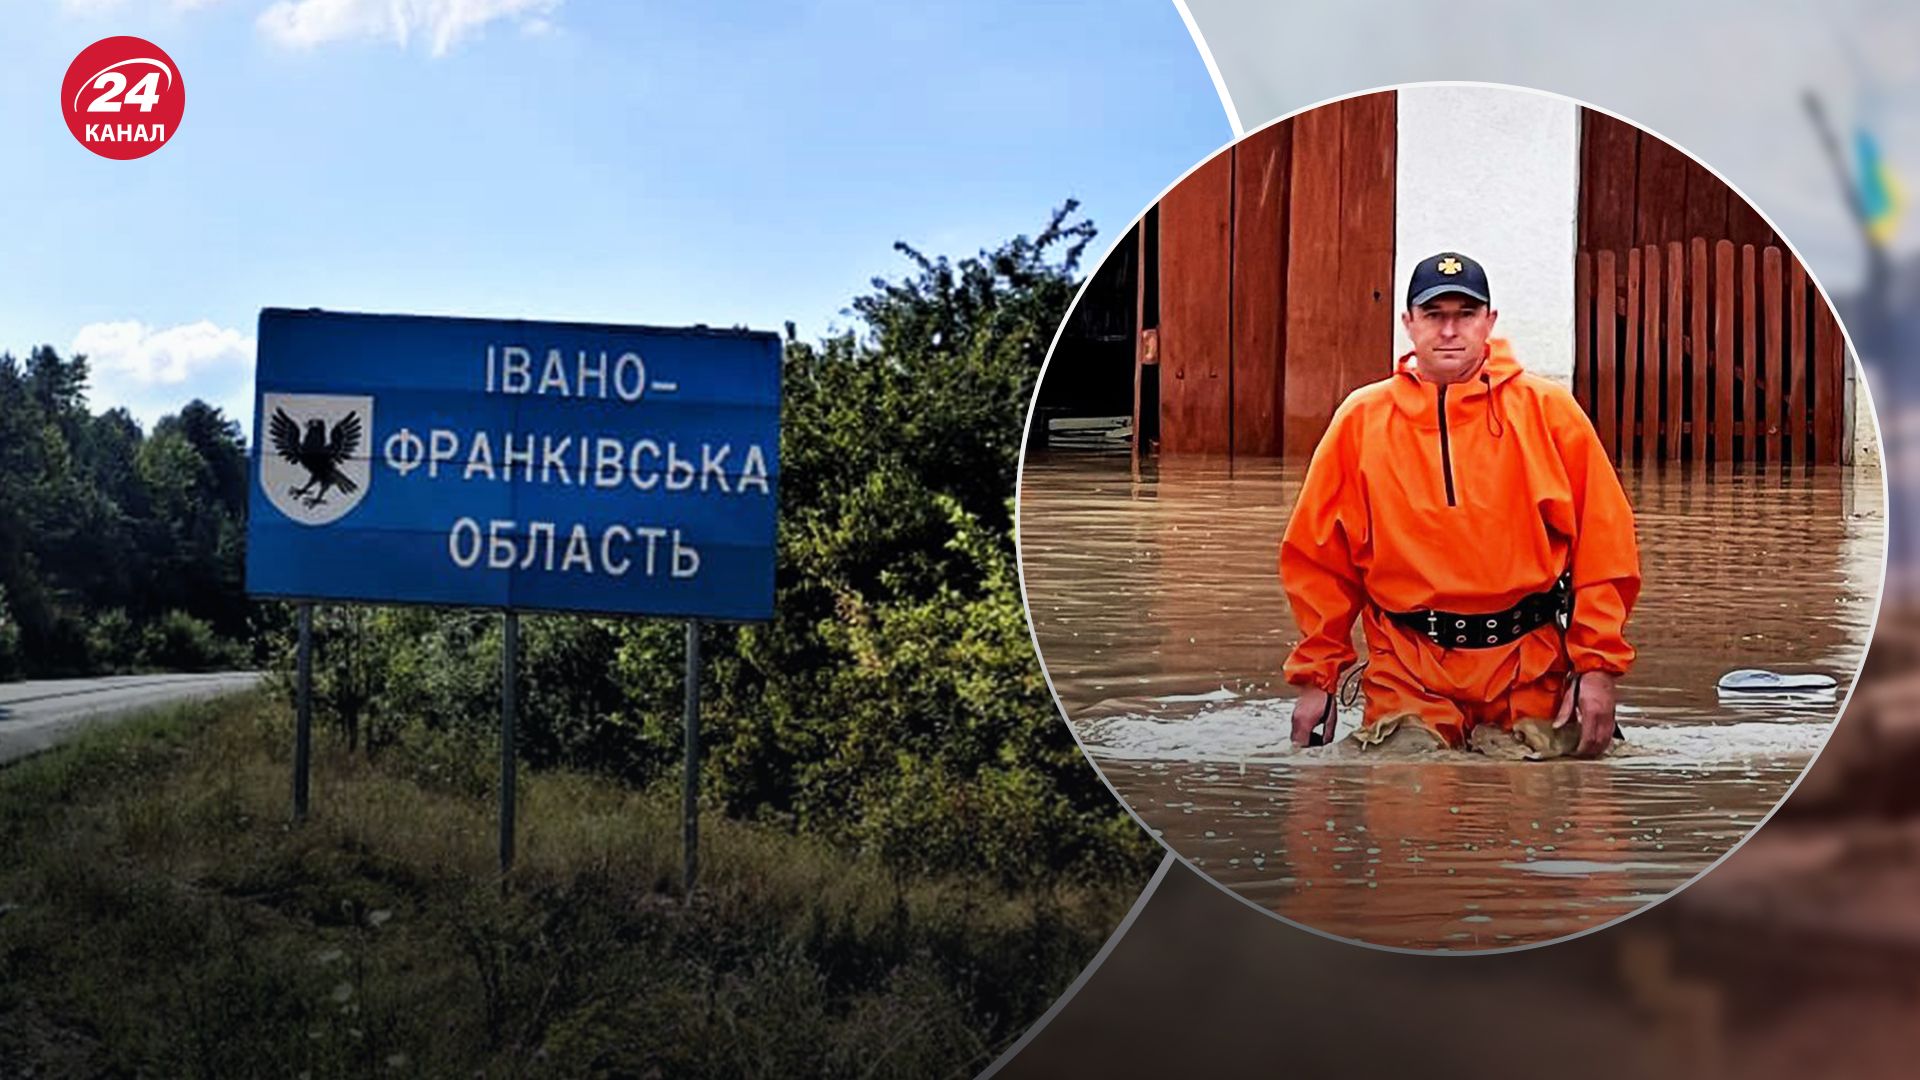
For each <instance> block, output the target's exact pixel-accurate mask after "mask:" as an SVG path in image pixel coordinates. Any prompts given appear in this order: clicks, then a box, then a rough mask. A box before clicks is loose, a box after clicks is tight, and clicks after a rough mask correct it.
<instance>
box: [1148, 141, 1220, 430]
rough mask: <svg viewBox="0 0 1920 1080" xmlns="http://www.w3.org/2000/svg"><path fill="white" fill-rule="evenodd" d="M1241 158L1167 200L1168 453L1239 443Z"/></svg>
mask: <svg viewBox="0 0 1920 1080" xmlns="http://www.w3.org/2000/svg"><path fill="white" fill-rule="evenodd" d="M1232 207H1233V155H1232V154H1231V153H1221V154H1216V155H1215V156H1214V157H1213V158H1212V159H1211V160H1209V161H1208V162H1207V163H1206V164H1204V165H1201V166H1200V167H1199V168H1198V169H1195V170H1194V171H1193V172H1192V173H1191V174H1189V175H1188V176H1187V178H1186V179H1185V180H1182V181H1181V182H1180V184H1179V185H1178V186H1176V187H1175V188H1174V189H1173V190H1171V191H1169V192H1167V194H1166V197H1165V198H1163V199H1161V200H1160V450H1161V452H1162V453H1163V454H1185V453H1225V452H1226V451H1228V450H1229V449H1230V448H1231V446H1232V445H1233V444H1232V437H1231V429H1232V422H1233V418H1232V409H1231V407H1230V406H1231V399H1230V396H1229V387H1230V384H1231V381H1232V380H1231V375H1230V372H1231V370H1232V368H1231V363H1232V359H1231V355H1230V353H1229V350H1230V349H1231V347H1232V343H1231V337H1230V328H1231V325H1232V311H1233V309H1232V295H1233V294H1232V287H1233V275H1232V271H1233V262H1232V255H1233V248H1232V237H1231V234H1230V232H1229V228H1230V225H1231V223H1232Z"/></svg>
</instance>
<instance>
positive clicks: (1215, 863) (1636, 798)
mask: <svg viewBox="0 0 1920 1080" xmlns="http://www.w3.org/2000/svg"><path fill="white" fill-rule="evenodd" d="M1302 473H1303V466H1301V465H1299V464H1290V463H1288V464H1283V463H1281V462H1277V461H1272V460H1254V461H1248V460H1245V459H1241V460H1238V461H1235V462H1232V463H1229V462H1226V461H1224V460H1221V459H1179V458H1175V459H1168V460H1165V461H1161V462H1158V463H1155V462H1145V463H1142V464H1141V465H1140V466H1139V468H1138V469H1137V470H1136V469H1135V468H1134V467H1133V466H1132V465H1131V464H1130V461H1129V458H1128V457H1127V456H1126V455H1124V454H1113V453H1072V452H1055V453H1049V454H1035V455H1030V456H1029V458H1028V460H1027V463H1026V467H1025V472H1024V474H1023V478H1022V486H1021V492H1020V508H1019V511H1020V552H1021V561H1022V572H1023V575H1024V580H1025V585H1026V590H1027V602H1028V611H1029V613H1030V615H1031V617H1032V619H1033V623H1034V628H1035V631H1036V634H1037V636H1038V639H1039V643H1040V651H1041V654H1042V657H1043V659H1044V661H1045V663H1046V667H1047V672H1048V675H1049V677H1050V679H1051V680H1052V683H1053V687H1054V690H1055V692H1056V693H1057V694H1058V696H1059V698H1060V702H1061V705H1062V706H1063V707H1064V708H1065V710H1066V712H1067V715H1068V718H1069V722H1070V723H1071V724H1072V725H1073V727H1074V731H1075V734H1076V736H1077V737H1078V738H1079V740H1080V742H1081V745H1082V746H1083V747H1085V749H1086V750H1087V753H1088V754H1089V756H1091V757H1092V759H1093V761H1094V763H1095V764H1096V765H1097V766H1098V767H1099V768H1100V770H1101V772H1102V773H1103V775H1104V776H1105V777H1106V779H1107V780H1108V782H1109V783H1111V784H1112V785H1113V787H1114V788H1115V789H1116V790H1117V791H1118V792H1119V793H1120V795H1121V797H1122V798H1124V799H1125V800H1126V801H1127V803H1128V804H1129V805H1130V806H1131V807H1132V808H1133V810H1134V811H1135V812H1136V813H1137V814H1138V815H1139V816H1140V817H1141V819H1142V820H1144V821H1145V822H1146V823H1147V825H1148V827H1149V828H1151V829H1152V830H1153V831H1154V833H1155V834H1156V835H1158V836H1159V837H1161V838H1162V839H1163V840H1165V841H1166V842H1167V843H1168V844H1169V845H1170V846H1172V847H1173V848H1174V850H1176V851H1178V852H1179V853H1180V854H1181V855H1183V856H1185V857H1186V858H1188V859H1190V860H1191V861H1192V862H1193V863H1194V864H1195V865H1196V866H1198V867H1200V868H1201V869H1202V870H1203V871H1204V872H1206V873H1208V874H1209V875H1211V876H1212V877H1213V878H1214V879H1215V880H1217V881H1219V882H1220V883H1222V884H1224V885H1226V886H1227V887H1229V888H1231V889H1233V890H1234V891H1236V892H1238V893H1239V894H1240V895H1242V896H1244V897H1245V898H1247V899H1249V900H1251V901H1253V902H1255V903H1257V904H1260V905H1262V906H1264V907H1266V908H1269V909H1271V910H1273V911H1275V912H1278V913H1279V914H1281V915H1283V916H1285V917H1287V918H1289V919H1293V920H1295V921H1297V922H1300V923H1303V924H1305V925H1308V926H1311V927H1314V928H1315V929H1318V930H1322V931H1325V932H1328V933H1332V934H1335V935H1338V936H1341V937H1347V938H1354V939H1358V940H1363V941H1367V942H1372V943H1376V944H1381V945H1389V946H1397V947H1409V948H1421V949H1449V950H1473V949H1489V948H1503V947H1508V946H1516V945H1521V944H1526V943H1530V942H1540V941H1547V940H1551V939H1554V938H1557V937H1562V936H1565V935H1568V934H1573V933H1578V932H1580V931H1582V930H1586V929H1589V928H1592V927H1595V926H1599V925H1602V924H1604V923H1606V922H1608V921H1610V920H1612V919H1615V918H1617V917H1619V916H1621V915H1625V914H1627V913H1629V912H1632V911H1634V910H1636V909H1638V908H1640V907H1642V906H1644V905H1646V904H1649V903H1652V902H1654V901H1656V900H1658V899H1660V898H1661V897H1663V896H1665V895H1667V894H1668V893H1670V892H1672V891H1673V890H1674V889H1676V888H1678V887H1680V886H1681V885H1683V884H1685V883H1686V882H1687V881H1688V880H1690V879H1691V878H1693V877H1694V876H1695V875H1697V874H1699V873H1700V872H1701V871H1703V870H1705V869H1707V868H1708V867H1709V866H1711V865H1712V864H1713V863H1714V861H1715V860H1717V859H1718V858H1719V857H1720V856H1721V855H1722V854H1724V853H1725V852H1726V851H1727V850H1728V849H1729V848H1730V847H1731V846H1733V845H1734V844H1736V843H1738V842H1739V841H1740V839H1741V838H1742V837H1744V836H1745V835H1746V834H1747V833H1748V831H1750V830H1751V829H1752V828H1753V827H1754V826H1756V825H1758V824H1759V823H1760V822H1761V821H1762V820H1764V818H1765V817H1766V815H1767V814H1769V813H1770V812H1771V811H1772V809H1773V807H1774V806H1775V804H1776V803H1778V802H1779V801H1780V800H1781V798H1783V797H1784V796H1785V795H1786V793H1787V791H1788V789H1789V788H1790V786H1791V785H1792V784H1793V782H1794V781H1795V780H1796V779H1797V778H1798V777H1799V775H1800V773H1801V771H1802V770H1803V769H1804V768H1805V767H1806V765H1807V764H1808V762H1809V761H1811V760H1812V758H1813V755H1814V754H1815V753H1817V752H1818V751H1819V749H1820V747H1821V745H1822V744H1823V743H1824V741H1825V739H1826V736H1827V734H1828V733H1829V732H1830V731H1831V729H1832V726H1833V723H1834V719H1835V714H1836V712H1837V711H1838V708H1839V701H1843V700H1844V699H1845V696H1846V694H1847V692H1848V690H1849V689H1850V688H1851V685H1852V681H1853V678H1854V676H1855V674H1856V672H1857V671H1858V670H1859V665H1860V660H1861V658H1862V656H1863V655H1864V653H1865V649H1866V644H1867V640H1868V636H1869V634H1870V631H1871V627H1872V622H1873V616H1874V608H1875V604H1876V601H1877V598H1878V594H1879V589H1880V581H1881V568H1882V552H1883V548H1884V544H1885V521H1886V516H1885V510H1884V505H1883V491H1882V483H1881V479H1880V473H1879V471H1878V470H1877V469H1874V468H1840V467H1833V468H1822V469H1817V470H1814V471H1812V472H1810V473H1809V472H1794V473H1790V474H1787V475H1784V476H1783V475H1781V474H1780V473H1777V472H1775V473H1770V474H1764V475H1761V476H1753V475H1744V474H1737V473H1735V474H1719V475H1715V474H1712V473H1696V472H1692V471H1689V470H1686V469H1684V468H1682V469H1672V470H1664V469H1658V468H1653V467H1649V468H1646V469H1645V470H1643V471H1636V472H1631V473H1629V474H1627V475H1625V476H1624V477H1623V482H1624V484H1625V486H1626V489H1627V494H1628V497H1629V499H1630V500H1631V501H1632V503H1633V506H1634V510H1635V515H1636V520H1637V524H1638V529H1639V539H1640V550H1641V571H1642V574H1643V576H1644V579H1645V580H1644V586H1643V589H1642V593H1641V597H1640V601H1639V604H1638V605H1637V606H1636V608H1635V611H1634V614H1633V617H1632V619H1631V621H1630V622H1629V623H1628V626H1627V635H1628V639H1629V640H1630V641H1631V642H1632V643H1633V644H1634V645H1635V646H1636V648H1637V649H1638V650H1639V659H1638V660H1637V661H1636V664H1635V667H1634V669H1633V672H1632V674H1631V675H1630V677H1629V678H1628V679H1626V680H1624V681H1623V682H1622V684H1621V708H1620V718H1621V723H1622V726H1623V727H1624V728H1625V730H1626V734H1627V739H1628V741H1627V743H1626V744H1625V745H1617V746H1616V749H1615V751H1614V752H1613V753H1612V754H1611V755H1610V756H1609V757H1607V758H1606V759H1603V760H1600V761H1553V762H1495V761H1491V760H1488V759H1485V758H1482V757H1479V756H1477V755H1469V754H1460V755H1457V756H1456V755H1452V754H1448V755H1444V758H1445V760H1437V761H1436V760H1419V761H1406V760H1401V761H1388V760H1376V761H1371V762H1358V763H1355V762H1351V761H1337V760H1333V759H1330V758H1329V757H1327V755H1326V753H1325V752H1324V751H1322V750H1319V749H1314V750H1304V751H1296V750H1294V749H1293V748H1292V746H1291V745H1290V743H1289V733H1290V721H1289V711H1290V708H1291V700H1292V688H1291V687H1289V686H1287V685H1286V683H1285V682H1284V680H1283V679H1282V678H1281V676H1280V665H1281V662H1282V660H1283V659H1284V658H1285V656H1286V654H1287V651H1288V650H1289V649H1291V648H1292V646H1293V644H1294V642H1295V640H1296V639H1297V636H1298V635H1297V631H1296V630H1295V628H1294V625H1293V620H1292V617H1291V614H1290V613H1289V611H1288V608H1287V603H1286V597H1285V594H1284V593H1283V592H1282V591H1281V588H1280V583H1279V579H1278V576H1277V570H1276V561H1277V555H1278V550H1279V548H1278V545H1279V539H1280V535H1281V533H1282V532H1283V531H1284V530H1285V527H1286V522H1287V517H1288V513H1289V508H1290V507H1291V505H1292V502H1293V499H1294V497H1295V495H1296V493H1297V492H1298V490H1299V485H1300V480H1301V476H1302ZM1462 557H1463V558H1472V557H1474V554H1473V553H1472V552H1462ZM1363 656H1364V651H1363ZM1736 668H1764V669H1769V670H1774V671H1780V672H1793V673H1801V672H1807V673H1823V674H1826V675H1830V676H1832V677H1833V678H1834V679H1835V680H1837V681H1838V683H1839V686H1838V691H1837V693H1830V694H1828V695H1827V696H1826V697H1825V698H1818V697H1816V698H1813V699H1810V700H1776V701H1771V702H1754V701H1740V702H1725V703H1723V702H1722V701H1721V700H1720V698H1719V695H1718V692H1717V690H1716V683H1717V682H1718V680H1719V678H1720V676H1721V675H1723V674H1725V673H1726V672H1728V671H1731V670H1734V669H1736ZM1358 720H1359V713H1358V710H1357V708H1351V709H1345V710H1343V723H1344V724H1345V725H1346V726H1348V727H1350V726H1352V725H1353V724H1356V723H1357V722H1358Z"/></svg>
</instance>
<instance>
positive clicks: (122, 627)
mask: <svg viewBox="0 0 1920 1080" xmlns="http://www.w3.org/2000/svg"><path fill="white" fill-rule="evenodd" d="M145 641H146V639H145V635H143V634H142V633H141V631H140V629H139V628H138V627H136V626H134V623H133V619H132V618H131V617H129V616H128V615H127V613H126V611H125V609H123V608H109V609H108V610H106V611H104V612H101V613H100V614H99V615H97V616H95V617H94V620H93V626H92V627H90V628H89V629H88V630H87V648H88V650H89V651H90V652H91V653H92V655H93V667H94V669H95V670H98V671H105V672H113V673H124V672H128V671H131V670H133V668H134V667H135V665H137V664H138V663H139V662H140V654H141V651H142V648H143V647H144V645H145Z"/></svg>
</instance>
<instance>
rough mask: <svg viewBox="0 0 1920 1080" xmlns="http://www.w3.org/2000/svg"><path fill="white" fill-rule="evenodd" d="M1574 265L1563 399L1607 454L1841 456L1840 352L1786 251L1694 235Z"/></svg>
mask: <svg viewBox="0 0 1920 1080" xmlns="http://www.w3.org/2000/svg"><path fill="white" fill-rule="evenodd" d="M1574 272H1575V277H1574V373H1573V391H1574V396H1575V397H1576V398H1578V399H1579V401H1580V404H1581V405H1582V406H1583V407H1585V408H1586V410H1587V413H1588V415H1590V416H1591V417H1592V418H1593V422H1594V427H1595V428H1596V429H1598V431H1599V432H1600V440H1601V442H1603V443H1604V444H1605V445H1606V447H1607V451H1608V453H1610V454H1612V455H1613V459H1614V461H1615V462H1618V463H1621V464H1625V463H1628V462H1642V461H1667V462H1680V461H1685V462H1688V463H1691V464H1695V465H1705V464H1708V463H1713V464H1715V465H1724V466H1731V465H1752V466H1762V465H1765V466H1772V465H1780V464H1792V465H1803V464H1812V463H1819V464H1831V463H1838V462H1840V461H1841V460H1842V456H1843V454H1844V444H1845V439H1846V436H1845V433H1844V431H1843V423H1844V417H1845V410H1844V408H1843V397H1844V394H1845V370H1846V346H1845V343H1844V342H1843V341H1842V339H1841V334H1840V327H1839V323H1838V322H1837V321H1836V320H1835V318H1834V315H1833V312H1832V310H1831V309H1829V308H1828V307H1827V304H1826V302H1825V300H1823V299H1822V298H1821V296H1820V292H1819V290H1818V289H1815V288H1814V287H1813V283H1812V282H1811V281H1810V280H1809V279H1808V277H1807V272H1806V269H1805V268H1804V267H1802V266H1801V265H1800V263H1799V261H1798V260H1796V259H1794V258H1793V256H1792V254H1791V253H1789V252H1786V251H1784V250H1782V249H1781V248H1779V247H1775V246H1772V245H1766V246H1761V247H1757V248H1756V247H1755V245H1753V244H1743V245H1740V246H1739V247H1735V245H1734V244H1733V242H1732V241H1730V240H1721V241H1719V242H1717V243H1713V244H1709V243H1708V241H1707V240H1706V239H1705V238H1703V237H1694V238H1693V239H1692V240H1691V241H1689V242H1688V243H1685V244H1682V243H1680V242H1678V241H1674V242H1671V243H1668V244H1665V245H1664V246H1662V245H1652V244H1650V245H1647V246H1645V247H1632V248H1628V249H1626V250H1624V251H1615V250H1600V251H1582V252H1580V253H1579V255H1578V257H1577V260H1576V263H1575V271H1574Z"/></svg>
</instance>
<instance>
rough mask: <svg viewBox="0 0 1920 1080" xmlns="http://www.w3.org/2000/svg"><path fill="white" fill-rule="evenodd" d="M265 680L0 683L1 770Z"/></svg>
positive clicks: (255, 676) (232, 674) (213, 676)
mask: <svg viewBox="0 0 1920 1080" xmlns="http://www.w3.org/2000/svg"><path fill="white" fill-rule="evenodd" d="M260 679H261V674H260V673H259V672H254V671H223V672H214V673H210V674H205V675H110V676H107V677H104V678H99V679H46V680H42V681H38V682H17V683H0V765H4V764H7V763H8V762H12V761H18V760H19V759H21V758H24V757H28V756H30V755H32V754H37V753H39V752H40V751H42V750H45V749H47V748H48V747H51V746H54V745H56V744H58V743H60V742H62V741H64V740H66V739H69V738H71V737H73V736H74V735H76V734H78V733H79V732H80V731H82V730H84V729H85V728H87V727H89V726H91V725H93V724H97V723H100V722H102V721H106V720H110V719H113V718H115V717H120V716H127V715H130V714H132V713H137V712H143V711H145V710H148V709H152V708H155V707H157V706H162V705H177V704H180V703H182V702H188V701H203V700H205V699H207V698H213V697H219V696H221V695H223V694H232V693H238V692H240V691H243V690H250V689H252V688H253V687H254V686H256V685H257V684H258V683H259V682H260Z"/></svg>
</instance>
